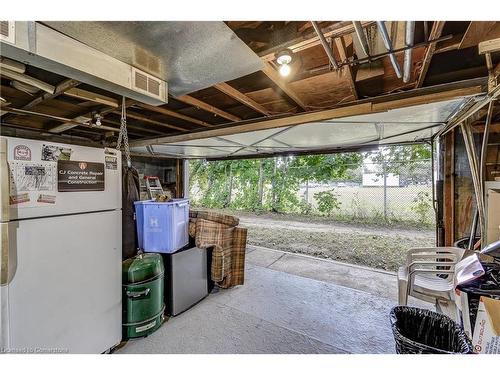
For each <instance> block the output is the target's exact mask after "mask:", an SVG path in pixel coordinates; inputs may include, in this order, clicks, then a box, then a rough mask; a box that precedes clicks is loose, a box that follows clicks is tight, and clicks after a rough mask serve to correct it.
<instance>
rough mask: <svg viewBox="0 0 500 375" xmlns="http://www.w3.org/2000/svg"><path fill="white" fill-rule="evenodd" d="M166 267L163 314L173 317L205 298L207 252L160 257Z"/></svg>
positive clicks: (190, 250) (190, 251)
mask: <svg viewBox="0 0 500 375" xmlns="http://www.w3.org/2000/svg"><path fill="white" fill-rule="evenodd" d="M162 255H163V261H164V264H165V311H166V313H167V315H170V316H176V315H179V314H180V313H182V312H184V311H186V310H187V309H189V308H190V307H192V306H193V305H195V304H196V303H198V302H199V301H201V300H202V299H203V298H205V297H206V296H207V295H208V268H207V251H206V250H202V249H199V248H197V247H191V248H187V249H181V250H178V251H176V252H175V253H172V254H162Z"/></svg>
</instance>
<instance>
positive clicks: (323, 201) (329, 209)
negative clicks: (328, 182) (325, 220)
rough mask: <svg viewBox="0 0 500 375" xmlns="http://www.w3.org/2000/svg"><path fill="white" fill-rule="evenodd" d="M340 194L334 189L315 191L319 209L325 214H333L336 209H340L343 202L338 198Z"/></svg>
mask: <svg viewBox="0 0 500 375" xmlns="http://www.w3.org/2000/svg"><path fill="white" fill-rule="evenodd" d="M337 197H338V195H337V194H335V192H334V190H333V189H332V190H325V191H320V192H318V193H314V198H316V202H318V210H319V212H321V213H322V214H323V215H326V216H331V214H332V213H333V211H334V210H338V209H340V205H341V203H340V202H339V200H338V198H337Z"/></svg>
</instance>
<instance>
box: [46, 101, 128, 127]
mask: <svg viewBox="0 0 500 375" xmlns="http://www.w3.org/2000/svg"><path fill="white" fill-rule="evenodd" d="M133 104H135V100H132V99H127V100H126V102H125V107H126V108H128V107H130V106H131V105H133ZM121 107H122V106H121V105H120V106H119V107H118V108H113V107H111V108H109V107H108V108H106V109H103V110H100V111H87V112H83V113H82V114H81V115H79V116H76V117H74V118H73V120H75V121H77V122H67V123H64V124H61V125H57V126H54V127H53V128H51V129H50V130H49V131H50V132H52V133H62V132H64V131H66V130H69V129H72V128H74V127H75V126H78V122H82V121H89V119H91V118H92V116H93V115H94V113H95V112H99V113H100V114H101V115H102V116H104V115H106V114H108V113H110V112H113V111H116V110H120V111H121Z"/></svg>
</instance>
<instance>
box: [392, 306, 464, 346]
mask: <svg viewBox="0 0 500 375" xmlns="http://www.w3.org/2000/svg"><path fill="white" fill-rule="evenodd" d="M390 318H391V325H392V333H393V334H394V340H395V341H396V352H397V353H398V354H472V353H473V350H472V343H471V342H470V340H469V338H468V337H467V336H466V334H465V332H464V331H463V329H462V328H461V327H460V326H459V325H458V324H457V323H455V322H454V321H453V320H451V319H450V318H448V317H447V316H446V315H443V314H438V313H435V312H433V311H429V310H424V309H419V308H417V307H409V306H396V307H394V308H393V309H392V310H391V314H390Z"/></svg>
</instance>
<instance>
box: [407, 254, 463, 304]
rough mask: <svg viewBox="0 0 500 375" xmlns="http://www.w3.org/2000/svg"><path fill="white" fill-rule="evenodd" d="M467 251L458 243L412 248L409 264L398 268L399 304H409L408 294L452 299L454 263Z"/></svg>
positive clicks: (436, 299)
mask: <svg viewBox="0 0 500 375" xmlns="http://www.w3.org/2000/svg"><path fill="white" fill-rule="evenodd" d="M464 253H465V249H460V248H458V247H424V248H414V249H410V250H409V251H408V253H407V256H406V265H405V266H403V267H400V268H399V270H398V294H399V304H400V305H406V304H407V303H408V296H412V297H415V298H418V299H420V300H423V301H427V302H430V303H436V302H437V301H438V300H444V301H453V300H454V295H455V292H454V286H453V275H454V273H455V264H456V263H457V262H459V261H460V260H461V259H462V257H463V255H464Z"/></svg>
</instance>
